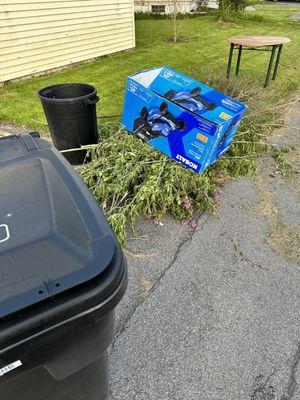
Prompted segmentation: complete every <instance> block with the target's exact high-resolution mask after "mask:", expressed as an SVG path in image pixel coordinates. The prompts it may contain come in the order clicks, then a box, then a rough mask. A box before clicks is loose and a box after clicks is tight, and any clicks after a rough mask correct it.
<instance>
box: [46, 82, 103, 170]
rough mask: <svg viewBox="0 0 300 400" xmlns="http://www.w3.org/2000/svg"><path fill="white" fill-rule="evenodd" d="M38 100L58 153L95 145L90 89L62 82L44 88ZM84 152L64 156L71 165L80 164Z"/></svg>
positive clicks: (93, 95) (94, 92)
mask: <svg viewBox="0 0 300 400" xmlns="http://www.w3.org/2000/svg"><path fill="white" fill-rule="evenodd" d="M38 96H39V98H40V99H41V102H42V105H43V108H44V112H45V115H46V118H47V122H48V126H49V129H50V133H51V136H52V140H53V143H54V146H55V147H56V148H57V149H58V150H67V149H74V148H79V147H80V146H82V145H89V144H95V143H97V142H98V129H97V116H96V104H97V102H98V101H99V97H98V96H97V90H96V88H95V87H94V86H90V85H86V84H84V83H65V84H61V85H53V86H48V87H46V88H44V89H42V90H40V91H39V93H38ZM85 155H86V151H84V150H80V151H76V152H72V153H64V156H65V158H66V159H67V160H68V161H69V162H70V163H71V164H81V163H83V161H84V159H85Z"/></svg>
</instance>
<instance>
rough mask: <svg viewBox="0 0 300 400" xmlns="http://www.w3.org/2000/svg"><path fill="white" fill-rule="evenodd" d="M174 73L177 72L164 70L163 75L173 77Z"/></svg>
mask: <svg viewBox="0 0 300 400" xmlns="http://www.w3.org/2000/svg"><path fill="white" fill-rule="evenodd" d="M174 75H175V73H174V72H173V71H163V77H164V78H166V79H168V78H171V77H172V76H174Z"/></svg>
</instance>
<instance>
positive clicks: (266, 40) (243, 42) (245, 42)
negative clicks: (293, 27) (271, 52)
mask: <svg viewBox="0 0 300 400" xmlns="http://www.w3.org/2000/svg"><path fill="white" fill-rule="evenodd" d="M228 41H229V42H230V43H233V44H237V45H240V46H249V47H262V46H273V45H276V44H285V43H289V42H290V41H291V39H290V38H288V37H284V36H233V37H230V38H228Z"/></svg>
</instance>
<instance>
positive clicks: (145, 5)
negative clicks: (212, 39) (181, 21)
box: [135, 0, 197, 14]
mask: <svg viewBox="0 0 300 400" xmlns="http://www.w3.org/2000/svg"><path fill="white" fill-rule="evenodd" d="M175 4H176V11H177V12H182V13H186V12H191V11H195V10H196V9H197V1H192V0H176V2H175ZM152 6H165V13H166V14H170V13H172V12H174V2H173V0H135V11H137V12H152V10H153V9H152Z"/></svg>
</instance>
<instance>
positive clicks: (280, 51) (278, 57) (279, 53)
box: [272, 44, 283, 81]
mask: <svg viewBox="0 0 300 400" xmlns="http://www.w3.org/2000/svg"><path fill="white" fill-rule="evenodd" d="M282 48H283V44H281V45H280V46H279V49H278V53H277V58H276V63H275V69H274V73H273V77H272V79H273V81H275V79H276V76H277V72H278V67H279V62H280V57H281V53H282Z"/></svg>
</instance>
